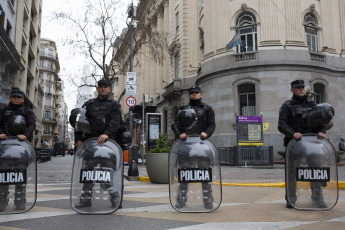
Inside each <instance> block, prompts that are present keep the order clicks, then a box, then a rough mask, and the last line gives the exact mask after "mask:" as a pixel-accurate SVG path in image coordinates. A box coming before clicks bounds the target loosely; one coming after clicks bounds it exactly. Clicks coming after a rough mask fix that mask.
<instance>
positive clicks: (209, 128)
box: [205, 105, 216, 138]
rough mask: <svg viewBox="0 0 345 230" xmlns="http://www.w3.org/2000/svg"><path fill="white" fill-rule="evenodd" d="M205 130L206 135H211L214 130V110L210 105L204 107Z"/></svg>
mask: <svg viewBox="0 0 345 230" xmlns="http://www.w3.org/2000/svg"><path fill="white" fill-rule="evenodd" d="M206 122H207V124H206V131H205V133H206V134H207V137H208V138H209V137H211V136H212V134H213V133H214V131H215V130H216V121H215V115H214V110H213V109H212V107H211V106H209V105H208V106H207V109H206Z"/></svg>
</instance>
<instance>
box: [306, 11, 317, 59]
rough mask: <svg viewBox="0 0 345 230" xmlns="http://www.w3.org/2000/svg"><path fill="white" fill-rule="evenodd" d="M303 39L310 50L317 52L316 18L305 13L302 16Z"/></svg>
mask: <svg viewBox="0 0 345 230" xmlns="http://www.w3.org/2000/svg"><path fill="white" fill-rule="evenodd" d="M304 27H305V39H306V43H307V46H308V50H309V51H310V52H317V51H318V50H319V38H318V30H319V28H318V25H317V20H316V18H315V17H314V16H313V15H312V14H310V13H307V14H306V15H305V16H304Z"/></svg>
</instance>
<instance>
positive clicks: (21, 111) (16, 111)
mask: <svg viewBox="0 0 345 230" xmlns="http://www.w3.org/2000/svg"><path fill="white" fill-rule="evenodd" d="M13 115H22V116H24V117H25V120H26V126H27V129H26V130H25V131H24V132H23V133H22V134H23V135H24V136H26V139H27V140H28V141H29V142H31V141H32V137H33V132H34V131H35V129H36V116H35V114H34V112H33V111H32V110H31V109H29V108H26V107H23V106H21V105H14V104H11V103H10V104H9V105H8V106H7V107H6V108H3V109H0V134H6V135H7V136H8V135H9V133H8V132H7V124H8V121H9V120H10V118H11V116H13Z"/></svg>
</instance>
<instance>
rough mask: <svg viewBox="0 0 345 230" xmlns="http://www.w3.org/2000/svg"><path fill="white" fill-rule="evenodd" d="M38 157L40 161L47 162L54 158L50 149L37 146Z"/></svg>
mask: <svg viewBox="0 0 345 230" xmlns="http://www.w3.org/2000/svg"><path fill="white" fill-rule="evenodd" d="M36 159H37V161H39V162H47V161H50V160H51V159H52V155H51V151H50V149H41V148H36Z"/></svg>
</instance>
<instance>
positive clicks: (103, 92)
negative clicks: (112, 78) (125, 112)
mask: <svg viewBox="0 0 345 230" xmlns="http://www.w3.org/2000/svg"><path fill="white" fill-rule="evenodd" d="M96 90H97V92H98V97H97V98H94V99H90V100H88V101H87V102H86V103H84V105H83V108H85V109H86V117H87V118H88V120H89V122H90V128H91V133H83V132H78V131H75V146H76V147H77V148H78V147H79V146H80V145H81V144H82V142H83V141H85V140H88V139H90V138H94V137H97V138H98V139H97V142H96V143H97V144H102V143H104V142H105V141H106V140H107V139H109V138H110V139H112V140H115V139H116V134H117V132H118V128H119V127H120V120H121V105H120V104H119V103H118V102H116V101H115V100H113V99H111V98H110V97H109V94H110V91H111V84H110V82H109V81H108V80H106V79H102V80H100V81H98V87H96ZM115 141H116V140H115ZM94 164H97V162H93V161H92V157H90V158H88V159H85V162H84V165H85V167H86V168H92V167H95V166H96V165H94ZM92 188H93V184H84V185H83V188H82V194H81V197H80V202H79V203H78V204H77V205H76V208H84V207H89V206H91V205H92V203H91V198H92ZM113 198H114V199H115V197H113ZM110 201H111V202H112V204H113V203H114V202H113V200H110Z"/></svg>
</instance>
